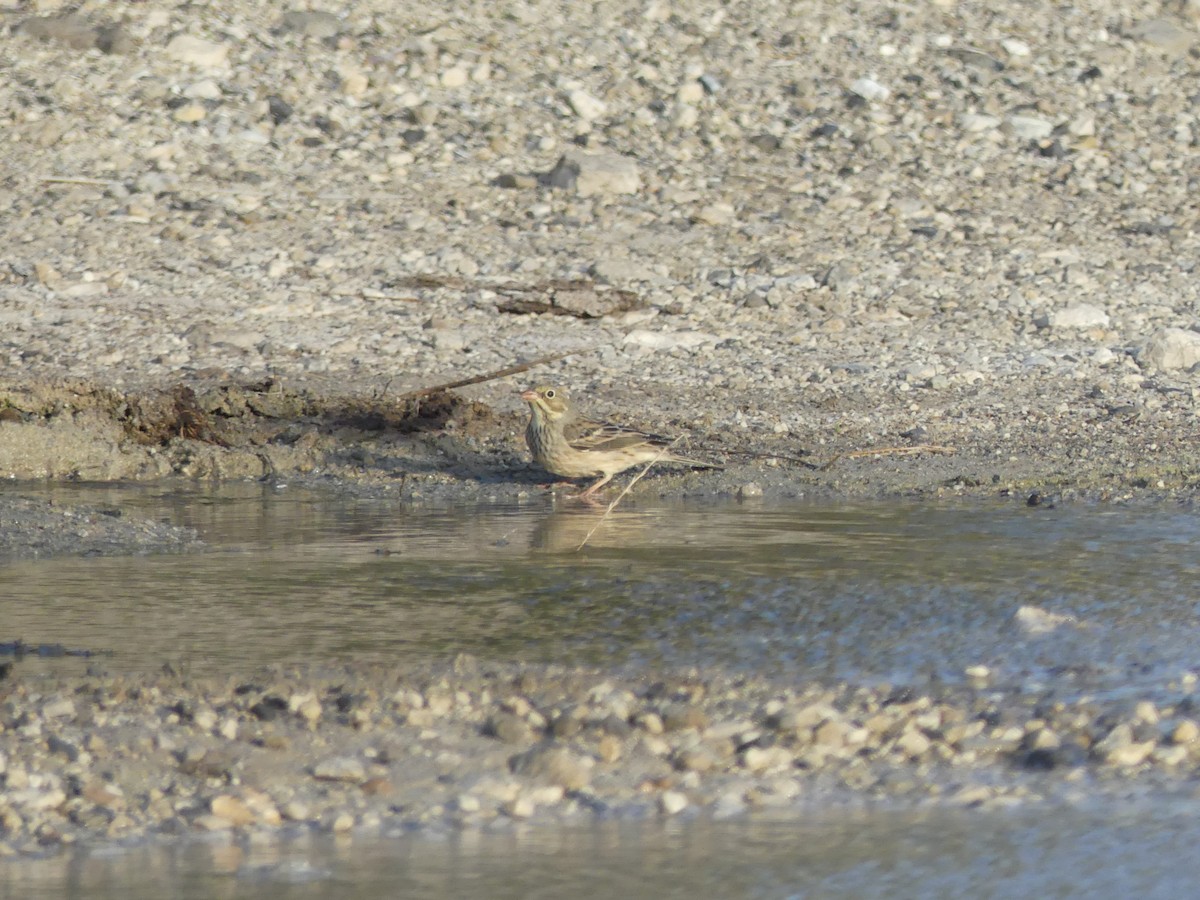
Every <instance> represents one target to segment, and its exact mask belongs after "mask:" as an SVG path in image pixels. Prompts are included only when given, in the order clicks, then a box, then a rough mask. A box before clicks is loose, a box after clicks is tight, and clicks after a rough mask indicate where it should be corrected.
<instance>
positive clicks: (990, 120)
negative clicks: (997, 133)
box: [958, 113, 1002, 134]
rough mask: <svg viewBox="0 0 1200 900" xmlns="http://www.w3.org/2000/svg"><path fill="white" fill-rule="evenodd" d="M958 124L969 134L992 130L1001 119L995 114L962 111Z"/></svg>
mask: <svg viewBox="0 0 1200 900" xmlns="http://www.w3.org/2000/svg"><path fill="white" fill-rule="evenodd" d="M958 123H959V125H961V126H962V129H963V131H966V132H968V133H969V134H979V133H981V132H984V131H992V130H994V129H996V128H999V127H1000V125H1001V124H1002V120H1001V119H1000V118H999V117H997V116H984V115H978V114H976V113H964V114H963V115H961V116H959V119H958Z"/></svg>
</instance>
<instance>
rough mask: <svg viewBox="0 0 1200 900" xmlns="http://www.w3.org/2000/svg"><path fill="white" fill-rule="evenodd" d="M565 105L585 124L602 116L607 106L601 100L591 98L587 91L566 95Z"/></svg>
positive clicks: (577, 91) (576, 91) (572, 92)
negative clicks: (568, 105) (567, 104)
mask: <svg viewBox="0 0 1200 900" xmlns="http://www.w3.org/2000/svg"><path fill="white" fill-rule="evenodd" d="M567 103H569V104H570V106H571V109H572V110H574V112H575V115H577V116H579V118H581V119H583V120H584V121H585V122H591V121H594V120H595V119H598V118H600V117H601V116H602V115H604V113H605V111H606V110H607V109H608V104H606V103H605V102H604V101H603V100H599V99H597V98H596V97H593V96H592V95H591V94H589V93H588V92H587V91H582V90H575V91H571V93H569V94H567Z"/></svg>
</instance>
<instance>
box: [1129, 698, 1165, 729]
mask: <svg viewBox="0 0 1200 900" xmlns="http://www.w3.org/2000/svg"><path fill="white" fill-rule="evenodd" d="M1133 716H1134V718H1135V719H1137V720H1138V721H1139V722H1145V723H1146V724H1147V725H1157V724H1158V722H1159V719H1160V718H1161V716H1160V715H1159V713H1158V707H1157V706H1155V705H1154V701H1152V700H1139V701H1138V704H1137V706H1135V707H1134V708H1133Z"/></svg>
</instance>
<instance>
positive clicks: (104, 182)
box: [39, 175, 117, 187]
mask: <svg viewBox="0 0 1200 900" xmlns="http://www.w3.org/2000/svg"><path fill="white" fill-rule="evenodd" d="M39 180H40V181H41V182H42V183H43V184H90V185H92V186H93V187H108V186H109V185H110V184H116V183H117V182H115V181H113V180H112V179H111V178H84V177H82V176H79V177H77V176H74V175H46V176H44V177H43V178H41V179H39Z"/></svg>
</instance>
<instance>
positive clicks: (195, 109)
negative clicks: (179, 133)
mask: <svg viewBox="0 0 1200 900" xmlns="http://www.w3.org/2000/svg"><path fill="white" fill-rule="evenodd" d="M206 115H208V111H207V110H206V109H205V108H204V107H203V106H201V105H200V104H199V103H189V104H187V105H186V106H181V107H179V108H178V109H176V110H175V111H174V112H173V113H171V118H172V119H174V120H175V121H176V122H180V123H182V124H184V125H190V124H192V123H194V122H199V121H200V120H202V119H203V118H204V117H205V116H206Z"/></svg>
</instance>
